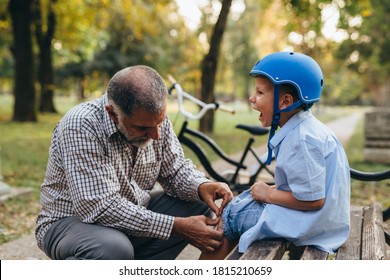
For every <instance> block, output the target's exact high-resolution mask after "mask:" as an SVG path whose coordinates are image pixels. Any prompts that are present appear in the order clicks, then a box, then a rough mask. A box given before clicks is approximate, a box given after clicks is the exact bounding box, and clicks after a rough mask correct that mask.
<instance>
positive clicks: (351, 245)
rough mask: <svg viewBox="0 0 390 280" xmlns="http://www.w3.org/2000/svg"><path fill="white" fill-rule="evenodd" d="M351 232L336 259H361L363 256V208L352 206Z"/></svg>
mask: <svg viewBox="0 0 390 280" xmlns="http://www.w3.org/2000/svg"><path fill="white" fill-rule="evenodd" d="M350 217H351V232H350V234H349V238H348V240H347V241H346V242H345V244H344V245H343V246H341V247H340V249H339V250H338V252H337V256H336V260H359V259H360V258H361V242H362V241H361V234H362V223H363V208H362V207H359V206H351V216H350Z"/></svg>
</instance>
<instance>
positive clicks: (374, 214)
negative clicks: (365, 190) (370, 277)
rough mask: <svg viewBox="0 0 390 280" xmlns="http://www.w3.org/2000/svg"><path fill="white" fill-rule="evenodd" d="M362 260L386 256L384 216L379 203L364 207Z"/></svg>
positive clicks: (379, 258)
mask: <svg viewBox="0 0 390 280" xmlns="http://www.w3.org/2000/svg"><path fill="white" fill-rule="evenodd" d="M363 216H364V219H363V231H362V260H383V259H385V258H386V248H385V236H384V231H383V218H382V212H381V210H380V207H379V205H378V204H377V203H375V204H373V205H371V207H365V208H364V209H363Z"/></svg>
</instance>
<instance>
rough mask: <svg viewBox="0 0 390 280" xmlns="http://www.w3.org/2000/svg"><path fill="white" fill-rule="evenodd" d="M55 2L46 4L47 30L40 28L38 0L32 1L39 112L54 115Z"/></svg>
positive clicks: (40, 14)
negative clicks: (37, 51) (53, 45)
mask: <svg viewBox="0 0 390 280" xmlns="http://www.w3.org/2000/svg"><path fill="white" fill-rule="evenodd" d="M54 2H55V0H51V1H49V3H48V14H47V29H46V32H44V31H43V30H44V29H43V26H42V12H41V5H40V0H34V4H35V5H34V15H35V18H34V23H35V36H36V38H37V42H38V46H39V61H38V80H39V84H40V86H41V98H40V103H39V111H40V112H50V113H56V112H57V110H56V108H55V106H54V100H53V99H54V88H55V87H54V71H53V62H52V53H51V41H52V39H53V37H54V30H55V23H56V22H55V14H54V11H53V5H54Z"/></svg>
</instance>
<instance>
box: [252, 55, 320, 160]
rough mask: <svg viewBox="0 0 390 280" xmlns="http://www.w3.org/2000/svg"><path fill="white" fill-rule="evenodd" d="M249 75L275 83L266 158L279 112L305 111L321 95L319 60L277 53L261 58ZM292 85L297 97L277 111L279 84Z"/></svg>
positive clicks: (276, 125)
mask: <svg viewBox="0 0 390 280" xmlns="http://www.w3.org/2000/svg"><path fill="white" fill-rule="evenodd" d="M249 74H250V75H251V76H252V77H257V76H265V77H267V78H268V79H269V80H270V81H271V82H272V83H273V84H274V115H273V121H272V126H271V130H270V135H269V138H268V159H267V164H270V162H271V159H272V150H271V148H270V144H269V142H270V140H271V138H272V137H273V136H274V134H275V131H276V129H277V128H278V125H279V119H280V113H281V112H288V111H292V110H294V109H295V108H298V107H300V106H302V107H303V108H304V109H305V110H308V109H309V108H310V107H311V106H312V105H313V103H315V102H318V101H319V100H320V97H321V92H322V87H323V85H324V77H323V74H322V71H321V68H320V66H319V65H318V63H317V62H316V61H315V60H314V59H312V58H311V57H310V56H307V55H305V54H301V53H297V52H277V53H273V54H270V55H267V56H266V57H264V58H262V59H260V60H259V61H258V62H257V63H256V64H255V66H254V67H253V68H252V70H251V71H250V72H249ZM281 84H291V85H293V86H294V87H295V88H296V90H297V93H298V98H299V100H298V101H297V102H295V103H294V104H292V105H291V106H289V107H287V108H285V109H282V110H279V106H278V104H279V85H281Z"/></svg>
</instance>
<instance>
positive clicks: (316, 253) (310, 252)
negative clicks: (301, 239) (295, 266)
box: [300, 246, 328, 260]
mask: <svg viewBox="0 0 390 280" xmlns="http://www.w3.org/2000/svg"><path fill="white" fill-rule="evenodd" d="M327 258H328V252H325V251H322V250H320V249H317V248H315V247H313V246H306V247H305V249H304V250H303V253H302V256H301V258H300V259H301V260H326V259H327Z"/></svg>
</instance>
